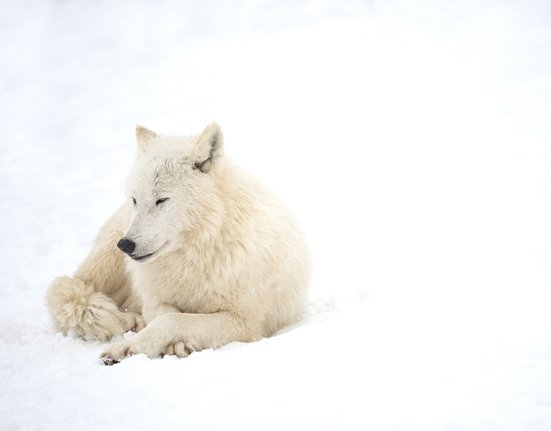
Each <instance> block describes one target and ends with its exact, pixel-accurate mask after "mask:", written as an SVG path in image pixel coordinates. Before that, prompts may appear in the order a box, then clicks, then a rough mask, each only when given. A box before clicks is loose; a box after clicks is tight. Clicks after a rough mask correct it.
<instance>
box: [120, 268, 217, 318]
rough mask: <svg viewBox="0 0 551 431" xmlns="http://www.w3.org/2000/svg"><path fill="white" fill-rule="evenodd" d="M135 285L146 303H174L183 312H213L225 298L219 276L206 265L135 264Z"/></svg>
mask: <svg viewBox="0 0 551 431" xmlns="http://www.w3.org/2000/svg"><path fill="white" fill-rule="evenodd" d="M130 273H131V277H132V281H133V283H132V284H133V289H134V290H135V291H136V293H137V294H138V295H139V296H140V298H141V299H142V302H143V303H144V304H146V303H150V304H151V303H157V304H170V305H173V306H175V307H177V308H178V309H180V311H182V312H188V313H209V312H213V311H216V309H217V308H218V307H219V305H220V302H221V301H223V298H222V297H223V295H221V292H220V290H221V287H222V286H220V283H219V280H215V279H214V278H213V274H212V271H210V270H209V268H205V266H204V265H199V264H197V265H182V264H175V265H171V266H170V267H156V266H153V265H147V266H145V265H133V266H132V267H131V268H130Z"/></svg>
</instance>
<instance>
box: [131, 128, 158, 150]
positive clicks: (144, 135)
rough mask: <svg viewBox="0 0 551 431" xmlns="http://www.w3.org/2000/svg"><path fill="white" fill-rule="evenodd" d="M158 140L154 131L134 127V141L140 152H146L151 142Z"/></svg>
mask: <svg viewBox="0 0 551 431" xmlns="http://www.w3.org/2000/svg"><path fill="white" fill-rule="evenodd" d="M158 138H159V135H157V134H156V133H155V132H154V131H152V130H149V129H146V128H145V127H142V126H136V141H137V142H138V148H139V149H140V150H141V151H146V150H147V147H149V145H150V144H151V142H153V141H155V140H156V139H158Z"/></svg>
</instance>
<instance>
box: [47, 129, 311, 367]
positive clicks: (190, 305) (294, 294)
mask: <svg viewBox="0 0 551 431" xmlns="http://www.w3.org/2000/svg"><path fill="white" fill-rule="evenodd" d="M136 132H137V140H138V155H137V159H136V163H135V166H134V168H133V169H132V171H131V174H130V177H129V180H128V199H127V202H126V203H125V205H123V207H121V208H120V209H119V210H118V211H117V212H116V213H115V214H114V215H113V216H112V217H111V219H110V220H109V221H108V222H107V223H106V225H105V226H104V227H103V228H102V229H101V231H100V233H99V235H98V237H97V239H96V241H95V244H94V246H93V248H92V251H91V252H90V254H89V256H88V257H87V258H86V260H85V261H84V262H83V263H82V264H81V266H80V267H79V268H78V270H77V272H76V273H75V275H74V277H72V278H71V277H60V278H57V279H56V280H54V282H53V283H52V285H51V286H50V288H49V291H48V295H47V302H48V307H49V310H50V312H51V314H52V316H53V321H54V323H55V325H56V327H57V328H59V329H60V330H62V331H63V332H64V333H69V332H72V333H74V334H76V335H78V336H82V337H83V338H85V339H99V340H108V339H110V338H112V337H114V336H117V335H120V334H122V333H124V332H125V331H128V330H136V331H138V330H139V332H138V333H137V334H136V335H135V336H133V337H129V338H127V339H125V340H122V341H118V342H115V343H113V344H111V345H110V346H109V347H108V348H107V349H106V350H105V352H104V353H103V354H102V359H103V360H104V362H105V363H114V362H118V361H120V360H121V359H123V358H124V357H126V356H128V355H132V354H137V353H145V354H146V355H147V356H149V357H157V356H162V355H164V354H176V355H178V356H187V355H188V354H189V353H191V352H193V351H196V350H201V349H205V348H215V347H219V346H222V345H224V344H226V343H229V342H231V341H254V340H258V339H260V338H262V337H266V336H270V335H272V334H273V333H274V332H275V331H277V330H278V329H279V328H281V327H282V326H284V325H287V324H290V323H293V322H296V321H297V320H298V319H299V318H300V316H301V313H302V307H303V303H304V299H305V295H306V290H307V285H308V281H309V274H310V267H309V256H308V252H307V248H306V245H305V242H304V239H303V237H302V235H301V233H300V231H299V230H298V229H297V227H296V225H295V223H294V221H293V219H292V217H291V216H290V215H289V213H288V212H287V211H286V210H285V209H284V208H283V207H282V206H281V205H280V204H279V202H277V200H276V199H274V198H273V196H271V195H270V194H269V193H268V192H266V191H265V190H264V189H263V188H262V187H261V186H260V185H259V184H258V183H257V182H255V181H254V180H253V179H251V178H249V177H248V176H247V175H245V174H244V173H243V172H241V171H240V170H238V169H236V168H235V167H234V166H232V165H231V164H229V163H228V162H227V161H226V160H225V158H224V157H223V136H222V131H221V130H220V127H219V126H218V125H217V124H215V123H212V124H210V125H209V126H208V127H207V128H206V129H205V131H204V132H203V133H202V134H201V135H199V136H192V137H189V138H167V137H162V136H159V135H157V134H155V133H154V132H151V131H149V130H147V129H145V128H142V127H138V128H137V129H136ZM165 198H168V199H167V200H165V201H163V202H159V200H160V199H165ZM134 202H135V204H134ZM122 237H124V238H127V239H130V240H132V241H133V242H135V244H136V249H135V251H134V252H133V253H131V254H132V256H133V257H141V256H146V255H149V254H152V255H151V256H150V257H148V258H145V259H144V260H142V261H136V260H133V259H132V258H130V257H129V256H126V255H125V254H123V253H122V252H121V251H120V250H118V248H117V245H116V244H117V242H118V241H119V240H120V239H121V238H122ZM144 324H147V326H145V328H143V326H144ZM142 328H143V329H142ZM140 329H141V330H140Z"/></svg>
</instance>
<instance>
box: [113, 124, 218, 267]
mask: <svg viewBox="0 0 551 431" xmlns="http://www.w3.org/2000/svg"><path fill="white" fill-rule="evenodd" d="M136 138H137V141H138V154H137V157H136V163H135V164H134V167H133V168H132V170H131V172H130V176H129V178H128V183H127V195H128V196H127V198H128V205H129V206H130V224H129V226H128V228H127V230H126V233H125V234H124V237H123V238H122V239H121V240H120V241H119V242H118V244H117V246H118V247H119V248H120V249H121V250H122V251H123V252H124V253H126V254H128V255H129V256H130V257H131V258H132V259H134V260H136V261H139V262H144V263H145V262H151V261H153V260H154V259H156V258H157V257H159V256H161V255H163V254H166V253H168V252H170V251H171V250H174V248H175V247H176V245H177V244H180V243H181V242H179V241H178V238H179V236H180V235H181V234H182V233H184V232H186V231H192V230H193V229H196V228H198V227H199V226H200V225H201V224H204V223H205V221H206V220H208V219H209V217H212V213H213V212H214V211H212V210H213V208H214V207H215V206H216V205H219V203H218V202H217V199H216V194H215V188H214V181H213V178H212V176H213V175H214V173H213V172H214V171H215V170H216V168H217V166H218V164H219V163H220V161H219V159H220V158H221V157H222V154H223V140H224V138H223V135H222V130H221V129H220V126H218V124H216V123H211V124H209V126H208V127H207V128H206V129H205V130H204V131H203V133H202V134H200V135H199V136H192V137H186V138H174V137H164V136H161V135H158V134H156V133H155V132H152V131H151V130H148V129H146V128H144V127H140V126H138V127H137V128H136Z"/></svg>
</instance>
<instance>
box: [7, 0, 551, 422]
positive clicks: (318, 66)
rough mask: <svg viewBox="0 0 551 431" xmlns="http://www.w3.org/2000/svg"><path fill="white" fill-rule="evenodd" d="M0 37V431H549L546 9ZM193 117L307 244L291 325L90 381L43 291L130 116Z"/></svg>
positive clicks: (72, 15) (106, 372)
mask: <svg viewBox="0 0 551 431" xmlns="http://www.w3.org/2000/svg"><path fill="white" fill-rule="evenodd" d="M0 40H1V41H2V44H1V48H0V49H1V53H2V56H1V59H0V62H1V67H0V95H1V97H0V118H1V127H0V241H1V242H0V382H1V385H0V429H2V430H6V431H7V430H100V429H103V430H105V429H116V430H130V429H136V430H211V429H212V430H378V431H384V430H389V431H390V430H392V431H397V430H408V431H410V430H420V431H431V430H450V431H458V430H477V431H486V430H488V431H489V430H496V431H507V430H515V431H519V430H530V431H532V430H533V431H536V430H537V431H540V430H541V431H545V430H550V429H551V313H550V312H549V310H550V307H551V229H550V226H551V121H550V118H551V49H550V48H551V3H549V2H548V1H546V0H542V1H532V0H523V1H502V2H498V1H491V0H489V1H464V2H453V1H449V2H446V1H431V0H415V1H406V0H401V1H400V0H398V1H395V0H389V1H382V0H371V1H354V0H351V1H346V2H342V1H337V0H335V1H331V0H323V1H312V0H306V1H292V0H281V1H252V0H239V1H233V2H224V1H222V0H208V1H204V2H198V1H191V0H189V1H176V0H172V1H171V0H164V1H148V0H140V1H134V2H130V1H128V2H123V1H120V2H118V1H117V2H109V1H107V0H98V1H86V0H75V1H53V0H44V1H38V0H36V1H32V0H23V1H15V0H13V1H11V0H3V1H2V2H1V3H0ZM211 120H216V121H218V122H219V123H220V124H221V126H222V128H223V129H224V132H225V146H226V153H227V154H228V155H229V156H231V157H232V158H233V159H234V160H235V161H236V162H237V163H239V164H241V165H242V166H244V167H245V168H246V169H248V170H249V171H251V172H253V173H255V174H256V175H257V176H258V177H259V178H261V179H262V180H263V181H264V182H265V183H266V184H268V185H269V186H270V187H271V188H272V189H274V190H275V191H276V192H277V193H278V194H279V195H280V196H282V197H283V198H284V200H286V201H287V203H288V205H289V206H290V207H291V208H292V210H293V211H294V212H295V214H296V215H297V218H298V219H299V220H300V223H301V225H302V227H303V229H304V231H305V233H306V235H307V237H308V239H309V243H310V246H311V249H312V255H313V261H314V272H313V279H312V283H311V289H310V295H309V299H308V303H307V306H306V310H305V317H304V320H303V321H302V322H300V323H299V324H297V325H295V326H294V327H292V328H286V329H285V330H283V331H281V332H280V333H278V334H277V335H276V336H274V337H272V338H270V339H264V340H261V341H259V342H257V343H252V344H242V343H233V344H231V345H228V346H226V347H223V348H221V349H218V350H207V351H203V352H199V353H194V354H193V355H191V356H190V357H189V358H187V359H176V358H174V357H168V358H164V359H154V360H150V359H147V358H146V357H144V356H136V357H132V358H130V359H128V360H125V361H123V362H122V363H121V364H118V365H116V366H113V367H106V366H103V365H102V364H100V362H99V360H98V355H99V354H100V352H101V351H102V349H104V347H105V345H103V344H100V343H85V342H83V341H81V340H78V339H74V338H70V337H64V336H63V335H62V334H59V333H56V331H55V330H54V329H53V327H52V326H51V323H50V320H49V316H48V314H47V311H46V309H45V305H44V297H45V292H46V289H47V286H48V284H49V283H50V282H51V280H52V279H53V278H54V277H56V276H58V275H62V274H71V273H72V272H73V271H74V270H75V269H76V266H77V265H78V264H79V262H80V261H81V260H82V259H83V257H84V256H85V255H86V253H87V251H88V250H89V249H90V246H91V244H92V241H93V238H94V236H95V234H96V232H97V231H98V229H99V227H100V226H101V224H102V223H103V222H104V221H105V220H106V219H107V217H108V216H109V215H110V213H111V212H112V211H113V210H114V209H115V208H116V207H117V206H118V205H119V204H120V202H121V201H122V199H123V193H124V182H125V178H126V175H127V172H128V169H129V167H130V165H131V163H132V161H133V157H134V150H135V142H134V127H135V125H136V124H143V125H146V126H147V127H150V128H153V129H154V130H158V131H161V132H165V133H170V134H188V133H194V132H200V131H201V130H202V129H203V128H204V127H205V126H206V124H207V123H208V122H209V121H211ZM125 336H132V334H126V335H125Z"/></svg>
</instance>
